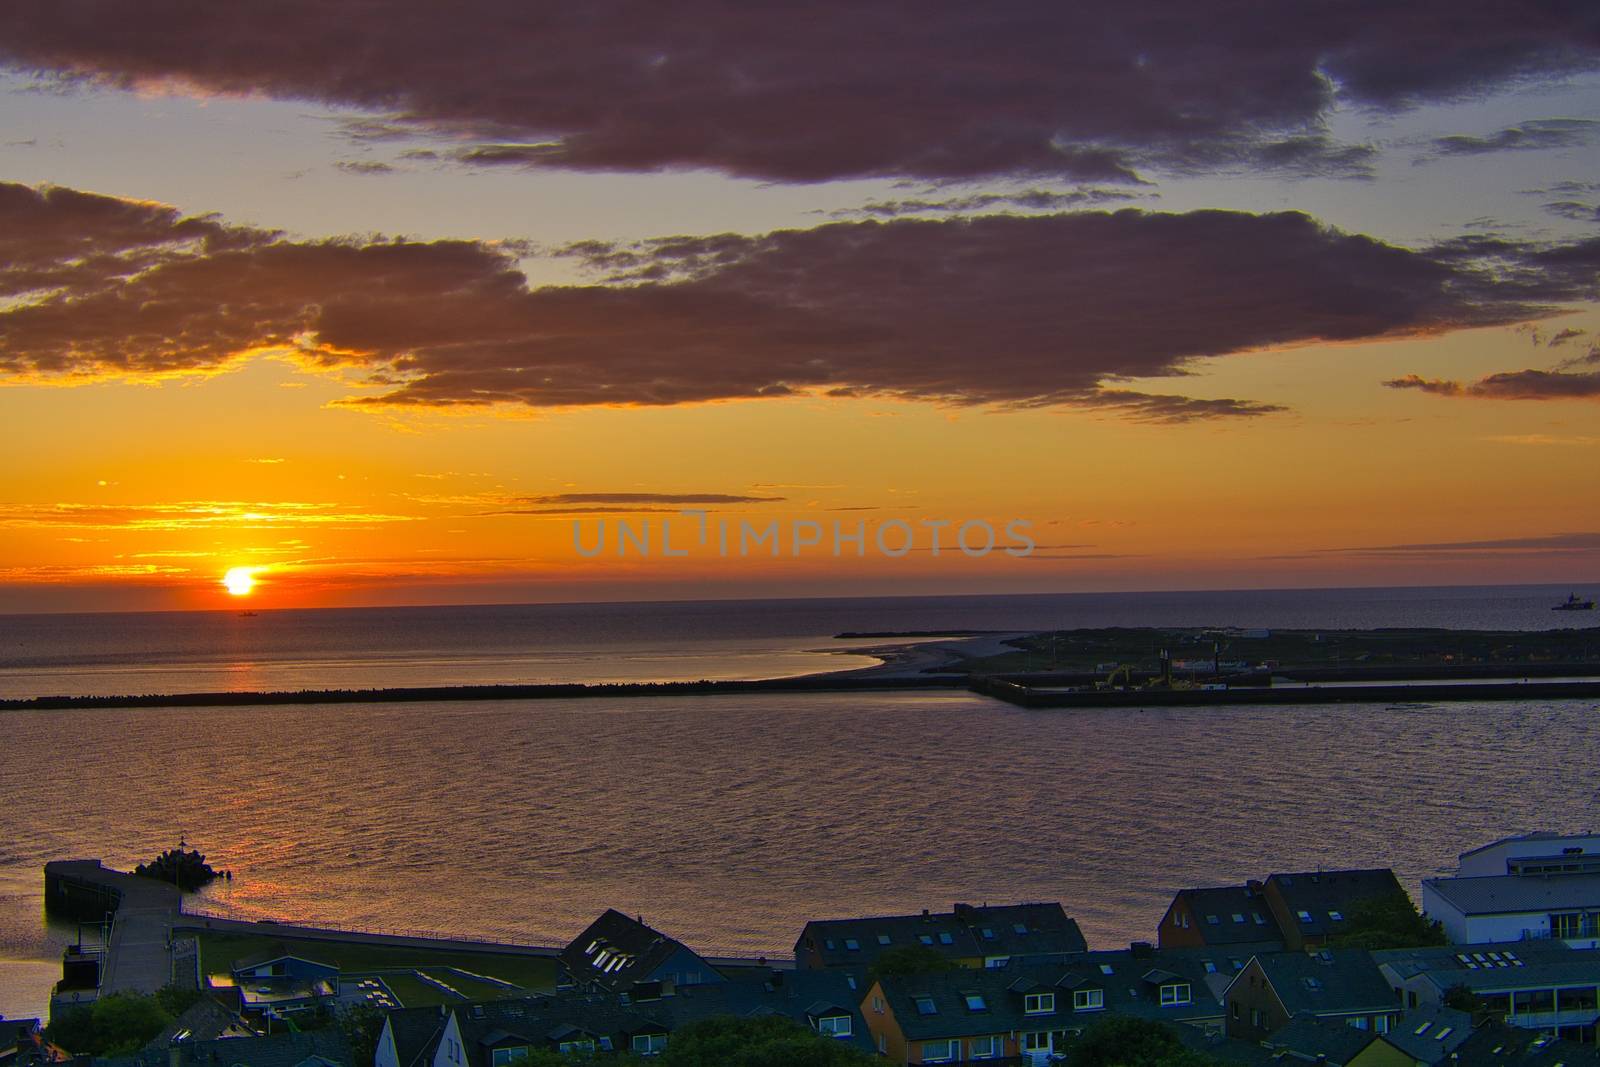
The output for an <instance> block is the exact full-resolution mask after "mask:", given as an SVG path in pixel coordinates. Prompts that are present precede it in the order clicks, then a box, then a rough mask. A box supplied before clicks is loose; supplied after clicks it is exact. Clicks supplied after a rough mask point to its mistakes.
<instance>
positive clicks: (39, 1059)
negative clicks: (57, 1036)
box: [0, 1016, 72, 1067]
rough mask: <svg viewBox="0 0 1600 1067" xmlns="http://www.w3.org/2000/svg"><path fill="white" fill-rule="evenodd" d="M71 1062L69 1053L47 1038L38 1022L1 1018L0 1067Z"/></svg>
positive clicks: (39, 1066)
mask: <svg viewBox="0 0 1600 1067" xmlns="http://www.w3.org/2000/svg"><path fill="white" fill-rule="evenodd" d="M71 1059H72V1055H71V1054H70V1053H69V1052H67V1050H65V1049H63V1048H61V1047H60V1046H59V1045H52V1044H50V1042H48V1041H46V1040H45V1039H44V1031H43V1030H42V1029H41V1027H40V1025H39V1020H38V1019H32V1018H29V1019H7V1018H5V1017H3V1016H0V1067H44V1065H46V1064H52V1063H66V1062H67V1061H69V1060H71Z"/></svg>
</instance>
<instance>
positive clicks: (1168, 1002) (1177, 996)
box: [1161, 982, 1194, 1008]
mask: <svg viewBox="0 0 1600 1067" xmlns="http://www.w3.org/2000/svg"><path fill="white" fill-rule="evenodd" d="M1192 1003H1194V992H1193V990H1192V989H1191V988H1190V986H1189V983H1188V982H1168V983H1167V984H1166V985H1164V986H1162V987H1161V1006H1162V1007H1163V1008H1166V1007H1171V1006H1173V1005H1176V1004H1192Z"/></svg>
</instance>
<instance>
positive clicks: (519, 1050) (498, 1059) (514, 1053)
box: [489, 1045, 533, 1067]
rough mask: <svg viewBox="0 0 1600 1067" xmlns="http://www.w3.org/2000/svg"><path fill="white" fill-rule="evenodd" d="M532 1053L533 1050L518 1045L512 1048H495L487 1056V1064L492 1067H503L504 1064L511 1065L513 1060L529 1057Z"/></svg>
mask: <svg viewBox="0 0 1600 1067" xmlns="http://www.w3.org/2000/svg"><path fill="white" fill-rule="evenodd" d="M532 1053H533V1049H531V1048H529V1047H528V1046H527V1045H518V1046H516V1047H514V1048H497V1049H495V1050H494V1051H493V1052H492V1053H490V1054H489V1062H490V1063H492V1064H493V1065H494V1067H505V1065H506V1064H508V1063H511V1062H512V1061H513V1060H517V1059H520V1058H522V1057H525V1056H529V1055H531V1054H532Z"/></svg>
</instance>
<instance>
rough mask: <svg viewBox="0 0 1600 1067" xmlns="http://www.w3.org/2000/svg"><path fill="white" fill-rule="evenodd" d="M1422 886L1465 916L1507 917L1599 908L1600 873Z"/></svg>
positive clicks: (1447, 880) (1505, 877)
mask: <svg viewBox="0 0 1600 1067" xmlns="http://www.w3.org/2000/svg"><path fill="white" fill-rule="evenodd" d="M1422 885H1423V887H1424V888H1425V889H1431V890H1432V891H1433V892H1434V893H1436V894H1438V895H1439V897H1440V898H1441V899H1443V900H1444V901H1445V902H1446V903H1447V904H1449V905H1450V906H1451V907H1453V908H1455V909H1456V910H1457V911H1459V912H1461V913H1462V914H1463V915H1505V914H1514V913H1517V912H1524V911H1546V910H1549V909H1552V908H1555V909H1558V910H1559V909H1568V908H1574V909H1575V908H1585V907H1589V908H1592V907H1596V906H1600V874H1563V875H1558V876H1554V877H1550V878H1540V877H1535V876H1531V875H1516V874H1497V875H1487V876H1484V877H1481V878H1425V879H1423V882H1422Z"/></svg>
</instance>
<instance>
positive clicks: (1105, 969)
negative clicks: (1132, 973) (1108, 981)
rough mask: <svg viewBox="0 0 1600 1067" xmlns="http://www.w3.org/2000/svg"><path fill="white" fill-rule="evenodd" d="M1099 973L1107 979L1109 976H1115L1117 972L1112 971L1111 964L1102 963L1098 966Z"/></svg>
mask: <svg viewBox="0 0 1600 1067" xmlns="http://www.w3.org/2000/svg"><path fill="white" fill-rule="evenodd" d="M1100 973H1101V974H1103V975H1105V976H1106V977H1108V978H1109V977H1110V976H1111V975H1113V974H1116V973H1117V972H1116V971H1115V970H1114V969H1112V966H1111V964H1109V963H1102V964H1101V965H1100Z"/></svg>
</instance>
